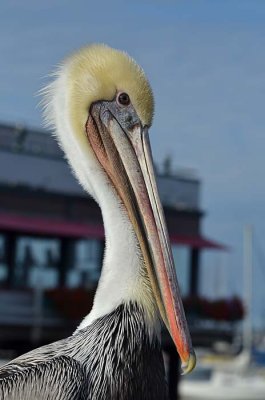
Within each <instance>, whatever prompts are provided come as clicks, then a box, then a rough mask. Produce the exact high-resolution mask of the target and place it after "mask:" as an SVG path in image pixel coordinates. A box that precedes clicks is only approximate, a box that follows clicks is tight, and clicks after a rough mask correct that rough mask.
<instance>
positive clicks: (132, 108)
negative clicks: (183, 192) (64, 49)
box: [45, 45, 195, 373]
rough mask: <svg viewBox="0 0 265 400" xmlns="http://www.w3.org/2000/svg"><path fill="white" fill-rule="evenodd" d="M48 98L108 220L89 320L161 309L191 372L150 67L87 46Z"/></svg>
mask: <svg viewBox="0 0 265 400" xmlns="http://www.w3.org/2000/svg"><path fill="white" fill-rule="evenodd" d="M45 97H46V115H47V119H48V123H50V124H51V125H53V127H54V128H55V134H56V136H57V138H58V141H59V143H60V145H61V146H62V148H63V149H64V151H65V154H66V157H67V158H68V160H69V163H70V165H71V166H72V169H73V171H74V173H75V175H76V176H77V178H78V179H79V181H80V182H81V184H82V185H83V187H84V188H85V189H86V190H87V191H88V192H89V193H90V194H91V195H92V196H93V197H94V199H95V200H96V201H97V202H98V203H99V205H100V206H101V209H102V214H103V220H104V225H105V232H106V253H105V259H104V264H106V265H108V268H107V266H103V272H102V277H101V279H100V283H99V288H98V292H100V290H101V291H104V290H105V292H104V293H105V295H104V299H103V298H102V297H101V299H100V300H99V294H98V298H97V295H96V298H95V303H94V307H93V310H92V312H91V314H90V316H89V317H88V320H87V321H86V323H87V324H88V323H89V321H91V320H92V319H93V318H95V317H96V316H99V315H100V314H104V313H107V312H108V311H110V310H111V308H114V307H115V306H117V305H118V303H119V302H122V301H123V302H126V301H127V302H129V301H137V302H138V303H139V304H141V306H142V307H143V308H144V309H146V310H147V314H148V315H149V317H150V315H151V317H150V318H151V319H152V315H154V314H157V311H156V310H159V313H160V316H161V318H162V320H163V321H164V323H165V325H166V327H167V329H168V330H169V332H170V334H171V336H172V339H173V341H174V343H175V345H176V348H177V350H178V353H179V356H180V358H181V360H182V369H183V372H184V373H186V372H189V371H191V370H192V369H193V368H194V366H195V354H194V352H193V349H192V345H191V340H190V335H189V331H188V327H187V322H186V318H185V314H184V310H183V306H182V301H181V297H180V292H179V288H178V283H177V278H176V273H175V266H174V261H173V257H172V253H171V246H170V242H169V238H168V233H167V228H166V224H165V219H164V214H163V209H162V206H161V203H160V199H159V195H158V191H157V186H156V180H155V174H154V168H153V161H152V155H151V149H150V143H149V138H148V131H149V128H150V126H151V123H152V117H153V113H154V100H153V94H152V90H151V88H150V85H149V83H148V80H147V79H146V77H145V74H144V72H143V70H142V69H141V68H140V67H139V66H138V65H137V64H136V62H135V61H134V60H133V59H132V58H130V57H129V56H128V55H127V54H126V53H124V52H120V51H118V50H114V49H112V48H110V47H107V46H105V45H92V46H88V47H85V48H83V49H81V50H80V51H78V52H77V53H75V54H73V55H72V56H70V57H69V58H68V59H66V60H65V62H64V63H63V64H62V65H61V66H60V67H59V70H58V72H57V74H56V79H55V80H54V81H53V82H52V83H51V84H50V85H49V86H48V88H47V93H46V96H45ZM116 211H117V212H116ZM115 232H116V233H115ZM114 233H115V234H116V236H115V234H114ZM126 246H127V247H126ZM113 248H115V251H113ZM123 249H125V250H123ZM117 253H118V255H119V257H120V259H118V255H117ZM135 260H136V261H135ZM115 268H116V273H115ZM104 269H105V272H104ZM106 271H107V272H106ZM114 281H115V282H114ZM110 282H112V286H111V283H110ZM132 282H134V283H132ZM107 283H108V287H107ZM114 299H115V300H114ZM100 302H101V304H100V305H98V304H96V303H100ZM96 306H97V310H96ZM100 307H101V308H100ZM99 308H100V312H99V311H98V310H99ZM154 318H155V317H154Z"/></svg>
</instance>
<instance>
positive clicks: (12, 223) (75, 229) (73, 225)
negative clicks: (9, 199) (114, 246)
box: [0, 213, 104, 239]
mask: <svg viewBox="0 0 265 400" xmlns="http://www.w3.org/2000/svg"><path fill="white" fill-rule="evenodd" d="M0 229H2V230H9V231H16V232H23V233H24V234H38V235H49V236H64V237H65V236H66V237H91V238H92V237H93V238H95V239H103V238H104V229H103V227H101V226H98V225H97V226H95V225H90V224H82V223H79V222H70V221H65V220H56V219H46V218H45V219H44V218H35V217H34V218H33V217H26V216H22V215H10V214H1V213H0Z"/></svg>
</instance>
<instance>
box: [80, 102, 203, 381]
mask: <svg viewBox="0 0 265 400" xmlns="http://www.w3.org/2000/svg"><path fill="white" fill-rule="evenodd" d="M86 134H87V137H88V140H89V142H90V145H91V147H92V149H93V151H94V153H95V155H96V157H97V159H98V161H99V163H100V164H101V166H102V168H103V169H104V170H105V172H106V173H107V175H108V177H109V179H110V180H111V182H112V184H113V186H114V187H115V189H116V191H117V193H118V195H119V197H120V199H121V201H122V202H123V204H124V206H125V208H126V210H127V212H128V216H129V218H130V220H131V223H132V225H133V227H134V230H135V233H136V236H137V238H138V241H139V244H140V247H141V251H142V254H143V258H144V261H145V266H146V269H147V272H148V276H149V279H150V282H151V286H152V290H153V293H154V296H155V299H156V303H157V306H158V308H159V311H160V315H161V317H162V319H163V321H164V323H165V325H166V327H167V329H168V331H169V332H170V334H171V337H172V339H173V341H174V343H175V345H176V348H177V351H178V353H179V356H180V358H181V361H182V365H181V366H182V370H183V373H184V374H186V373H188V372H190V371H192V369H193V368H194V366H195V364H196V357H195V353H194V351H193V348H192V344H191V339H190V334H189V329H188V325H187V321H186V318H185V313H184V309H183V305H182V300H181V296H180V291H179V286H178V282H177V277H176V271H175V266H174V261H173V256H172V251H171V245H170V241H169V237H168V232H167V227H166V223H165V217H164V212H163V209H162V205H161V202H160V198H159V194H158V190H157V185H156V179H155V174H154V168H153V160H152V154H151V148H150V143H149V137H148V129H147V127H142V126H141V124H140V123H136V124H134V125H133V126H130V129H125V128H124V126H123V125H122V124H121V123H120V122H119V121H118V119H117V117H116V116H115V115H114V114H113V113H112V112H111V111H109V110H108V109H106V108H105V107H103V108H102V107H101V106H100V105H98V104H97V103H95V105H94V107H92V109H91V112H90V115H89V118H88V121H87V124H86Z"/></svg>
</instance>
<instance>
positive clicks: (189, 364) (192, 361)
mask: <svg viewBox="0 0 265 400" xmlns="http://www.w3.org/2000/svg"><path fill="white" fill-rule="evenodd" d="M195 365H196V354H195V352H194V351H193V350H192V351H191V353H190V356H189V358H188V361H186V362H184V363H183V362H182V364H181V369H182V373H181V375H186V374H188V373H190V372H191V371H192V370H193V369H194V368H195Z"/></svg>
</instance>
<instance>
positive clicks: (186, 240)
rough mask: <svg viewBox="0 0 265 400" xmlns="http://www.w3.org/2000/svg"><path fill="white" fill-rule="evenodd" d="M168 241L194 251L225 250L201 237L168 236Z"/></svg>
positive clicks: (222, 246) (221, 246)
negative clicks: (192, 248)
mask: <svg viewBox="0 0 265 400" xmlns="http://www.w3.org/2000/svg"><path fill="white" fill-rule="evenodd" d="M169 236H170V241H171V243H173V244H176V245H178V244H179V245H183V246H190V247H194V248H196V249H213V250H214V249H216V250H226V249H227V247H226V246H224V245H223V244H220V243H217V242H215V241H213V240H210V239H206V238H205V237H203V236H182V235H169Z"/></svg>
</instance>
